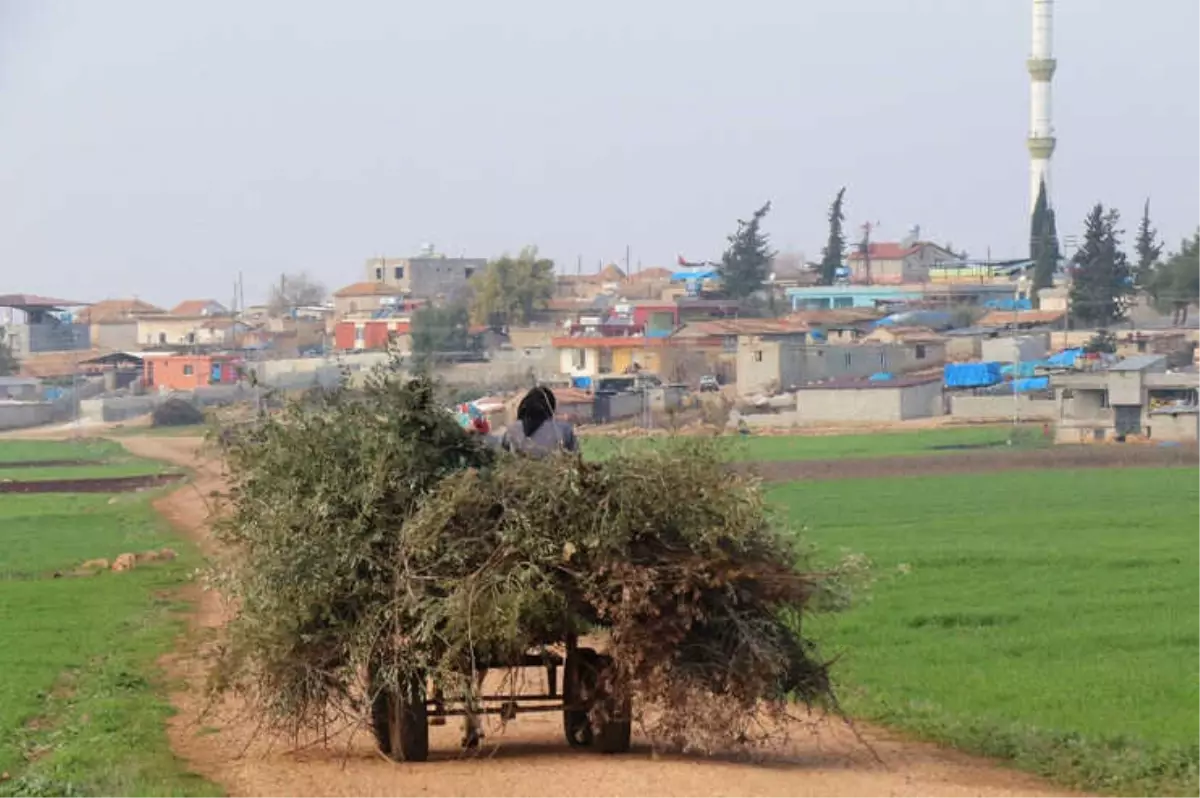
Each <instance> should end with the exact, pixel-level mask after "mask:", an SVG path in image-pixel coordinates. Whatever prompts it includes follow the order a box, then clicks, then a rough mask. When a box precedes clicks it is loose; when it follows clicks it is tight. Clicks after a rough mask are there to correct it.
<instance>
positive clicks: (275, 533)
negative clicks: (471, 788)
mask: <svg viewBox="0 0 1200 798" xmlns="http://www.w3.org/2000/svg"><path fill="white" fill-rule="evenodd" d="M224 446H225V449H226V451H225V455H226V462H227V467H228V471H229V477H230V483H231V491H230V495H229V497H228V498H229V506H228V512H227V513H226V515H225V517H224V518H223V519H222V521H221V522H220V525H219V532H220V535H221V537H222V539H223V540H224V542H225V543H226V544H228V546H229V549H230V551H231V552H233V553H234V555H235V556H233V557H232V558H230V559H229V560H228V562H227V563H226V564H225V567H224V570H223V573H222V576H223V579H222V586H223V588H224V591H225V592H226V595H227V596H228V597H230V598H231V599H233V606H234V607H235V608H236V616H235V618H234V620H233V622H232V623H231V626H230V637H229V640H228V642H227V646H226V648H225V651H224V655H223V657H222V658H221V660H220V662H219V666H218V670H217V671H216V675H217V681H216V687H217V688H218V689H224V690H236V691H239V692H241V693H243V694H244V695H246V696H247V697H249V698H250V699H251V700H252V702H253V704H254V705H255V706H256V707H257V708H259V709H261V710H262V711H263V712H264V715H265V717H266V719H267V720H268V722H269V723H272V724H274V725H275V726H276V727H277V728H282V729H285V730H289V731H298V730H300V729H302V728H306V727H308V728H311V727H319V726H321V725H323V724H326V723H328V722H330V721H331V720H332V719H334V718H335V717H340V716H342V715H344V713H346V712H347V711H349V712H350V713H352V714H357V715H358V716H359V717H362V716H363V713H364V706H363V703H362V701H361V699H362V698H363V697H364V695H365V693H367V692H370V691H371V690H376V689H387V688H386V686H385V687H383V688H381V686H380V685H381V683H382V684H383V685H388V684H390V685H400V684H406V683H410V680H412V679H414V678H416V679H422V680H424V679H432V680H433V682H435V683H436V684H438V685H439V686H440V687H441V689H442V690H444V691H445V693H446V697H447V698H452V699H458V700H464V701H467V702H470V701H471V700H472V699H473V696H472V691H473V690H475V689H477V687H476V685H475V682H474V681H473V680H472V679H471V678H470V676H469V674H470V673H471V672H472V671H473V669H474V668H475V667H479V666H481V665H491V666H495V664H496V663H505V662H511V661H515V659H516V658H517V657H519V656H520V655H522V654H524V653H525V652H527V651H529V650H530V649H532V648H535V647H538V646H544V645H554V644H559V643H561V642H562V641H564V640H565V639H566V638H567V637H568V636H571V635H577V634H593V633H599V634H602V635H604V636H606V637H607V639H608V645H607V650H608V654H609V656H610V657H611V661H612V663H613V665H614V673H613V674H612V682H613V683H612V684H611V685H610V686H609V689H611V690H612V691H614V692H617V693H624V694H625V695H630V696H632V697H633V698H634V700H635V706H637V707H639V708H640V711H639V717H640V718H641V720H642V721H643V725H644V726H645V728H646V729H647V730H648V731H649V732H650V733H651V736H652V738H653V739H655V740H656V742H658V743H659V744H661V745H663V746H667V747H703V748H709V749H711V748H714V747H718V746H723V745H727V744H731V743H739V742H740V743H745V742H748V741H749V740H750V739H751V738H752V737H753V733H752V729H753V728H754V727H755V726H757V725H758V724H762V723H763V722H764V720H766V721H778V720H782V719H783V718H784V717H785V716H786V715H787V712H788V707H789V705H790V704H791V702H792V701H794V700H796V699H799V700H803V701H805V702H809V703H814V702H815V703H827V702H829V701H831V695H830V691H829V684H828V680H827V674H826V669H825V666H824V664H823V663H822V662H821V661H820V660H819V659H818V658H817V657H816V655H815V653H814V651H813V648H812V646H811V645H810V644H809V643H808V642H807V641H806V640H805V639H804V638H803V637H802V636H801V635H800V626H799V619H800V616H801V613H802V612H803V611H804V610H805V608H806V607H807V606H809V605H810V603H811V602H812V601H813V600H814V598H815V597H816V596H817V595H818V593H819V592H820V591H821V590H822V589H823V588H822V580H821V577H820V575H818V574H814V573H810V572H807V571H805V570H804V569H803V567H802V562H803V559H804V558H803V556H802V554H801V552H800V550H799V549H798V548H797V547H796V545H795V544H794V543H793V540H794V538H793V537H791V536H789V535H786V534H783V533H782V532H781V531H780V530H779V528H778V527H777V526H776V525H775V524H774V523H773V522H772V518H771V515H770V513H769V511H768V508H767V507H766V505H765V504H764V501H763V497H762V494H761V492H760V490H759V486H758V484H757V483H756V482H755V481H754V480H753V479H752V478H751V477H748V476H744V475H738V474H735V473H732V472H730V471H729V470H728V469H727V468H726V467H725V464H724V463H723V462H722V460H721V458H720V457H719V456H718V455H717V452H716V449H715V448H714V447H713V446H712V445H711V444H710V443H704V442H703V441H698V440H693V441H691V442H687V441H683V440H680V441H673V442H670V443H669V444H667V445H664V446H662V447H654V448H651V447H645V448H642V449H640V450H638V451H636V452H631V453H627V454H621V455H618V456H615V457H612V458H609V459H606V460H604V461H603V462H599V463H589V462H584V461H582V460H580V459H579V458H578V457H575V456H569V455H563V456H560V457H554V458H547V459H542V460H538V459H530V458H522V457H515V456H511V455H508V454H497V453H494V452H493V451H491V450H489V449H487V448H485V446H484V444H483V443H482V442H481V441H480V439H479V438H476V437H471V436H468V435H467V434H465V433H464V432H463V430H462V429H461V428H460V427H459V426H458V424H457V423H456V421H455V419H454V418H453V417H452V416H451V415H450V414H448V413H447V412H446V411H445V410H444V409H443V408H442V407H441V406H440V405H439V404H438V402H437V401H436V394H435V391H434V386H433V384H432V383H430V382H429V381H428V380H427V379H425V378H423V377H417V378H413V379H402V378H400V377H398V376H396V375H395V374H394V373H393V372H392V371H388V370H381V371H379V372H377V373H376V374H374V375H372V376H371V377H370V378H369V379H368V380H367V384H366V386H365V388H364V390H362V391H360V392H356V393H353V394H351V393H349V392H346V391H333V392H330V393H328V394H326V395H324V396H323V397H322V398H321V400H320V401H318V402H308V403H305V404H303V405H301V404H292V405H289V406H288V407H287V408H286V409H285V410H284V411H283V412H282V413H280V414H277V415H274V416H271V417H264V418H263V419H261V420H260V421H259V422H258V423H257V424H255V425H253V426H252V427H250V428H248V429H246V430H244V431H243V432H242V433H241V434H239V435H237V436H235V437H231V438H227V439H226V440H225V442H224ZM364 674H371V675H372V677H371V681H370V683H369V684H367V685H364V682H363V675H364Z"/></svg>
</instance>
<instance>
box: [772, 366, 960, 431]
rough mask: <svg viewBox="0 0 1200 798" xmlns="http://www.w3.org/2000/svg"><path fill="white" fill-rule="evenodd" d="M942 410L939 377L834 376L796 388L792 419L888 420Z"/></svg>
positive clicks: (927, 415)
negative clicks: (835, 378) (854, 377)
mask: <svg viewBox="0 0 1200 798" xmlns="http://www.w3.org/2000/svg"><path fill="white" fill-rule="evenodd" d="M942 412H943V400H942V380H941V378H940V377H913V378H903V377H901V378H899V379H893V380H863V379H849V380H834V381H832V382H828V383H824V384H813V385H804V386H801V387H800V388H799V389H797V391H796V422H797V423H799V424H818V423H829V422H837V423H841V422H850V423H853V422H890V421H907V420H908V419H913V418H931V417H933V416H940V415H942Z"/></svg>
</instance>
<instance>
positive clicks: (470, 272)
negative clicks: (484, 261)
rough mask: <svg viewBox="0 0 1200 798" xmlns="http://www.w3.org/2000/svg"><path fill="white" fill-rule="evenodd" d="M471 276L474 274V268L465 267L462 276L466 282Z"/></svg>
mask: <svg viewBox="0 0 1200 798" xmlns="http://www.w3.org/2000/svg"><path fill="white" fill-rule="evenodd" d="M473 274H475V267H474V266H468V267H466V268H465V269H463V275H464V276H465V277H466V278H467V279H468V280H470V279H471V276H472V275H473Z"/></svg>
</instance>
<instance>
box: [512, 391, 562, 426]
mask: <svg viewBox="0 0 1200 798" xmlns="http://www.w3.org/2000/svg"><path fill="white" fill-rule="evenodd" d="M557 406H558V401H557V400H556V399H555V398H554V392H553V391H551V390H550V389H549V388H547V387H546V386H544V385H539V386H537V387H536V388H534V389H533V390H531V391H530V392H529V393H527V394H525V396H524V398H522V399H521V403H520V404H519V405H517V421H520V422H521V431H522V432H524V433H525V437H527V438H528V437H529V436H530V435H533V433H535V432H537V431H538V428H539V427H541V426H542V424H544V423H546V422H547V421H549V420H550V419H552V418H554V409H555V408H556V407H557Z"/></svg>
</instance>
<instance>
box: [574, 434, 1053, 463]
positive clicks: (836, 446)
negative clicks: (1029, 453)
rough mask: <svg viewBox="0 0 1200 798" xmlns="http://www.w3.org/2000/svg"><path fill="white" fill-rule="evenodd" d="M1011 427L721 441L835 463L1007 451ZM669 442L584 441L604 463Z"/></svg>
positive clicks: (1022, 443)
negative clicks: (636, 449) (626, 452)
mask: <svg viewBox="0 0 1200 798" xmlns="http://www.w3.org/2000/svg"><path fill="white" fill-rule="evenodd" d="M1011 435H1012V427H1011V426H1007V425H999V426H983V427H942V428H935V429H922V430H911V431H906V432H874V433H869V434H857V435H748V436H746V437H742V436H740V435H724V436H721V437H720V438H718V439H717V440H719V441H720V443H721V445H722V446H727V447H729V456H730V457H731V458H733V459H735V460H743V461H754V462H769V461H781V460H825V459H829V460H834V459H841V458H868V457H896V456H910V455H922V454H924V455H930V454H949V453H953V452H955V451H970V450H972V449H992V448H994V449H1007V448H1008V445H1007V444H1008V440H1009V437H1010V436H1011ZM663 440H664V438H617V437H605V436H599V435H592V436H586V437H583V438H581V441H582V444H583V452H584V454H585V455H587V456H588V457H593V458H601V459H602V458H604V457H607V456H609V455H610V454H612V453H613V452H615V451H618V450H620V449H622V448H625V447H640V446H655V445H659V444H660V443H661V441H663ZM1014 444H1015V445H1016V446H1017V447H1019V448H1025V449H1028V448H1033V447H1039V446H1043V445H1046V444H1047V442H1046V441H1045V440H1044V439H1043V438H1042V431H1041V427H1031V426H1021V427H1018V428H1017V433H1016V437H1015V440H1014Z"/></svg>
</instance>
